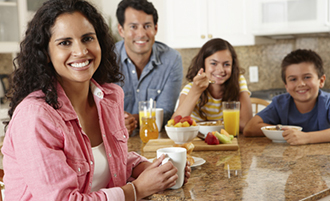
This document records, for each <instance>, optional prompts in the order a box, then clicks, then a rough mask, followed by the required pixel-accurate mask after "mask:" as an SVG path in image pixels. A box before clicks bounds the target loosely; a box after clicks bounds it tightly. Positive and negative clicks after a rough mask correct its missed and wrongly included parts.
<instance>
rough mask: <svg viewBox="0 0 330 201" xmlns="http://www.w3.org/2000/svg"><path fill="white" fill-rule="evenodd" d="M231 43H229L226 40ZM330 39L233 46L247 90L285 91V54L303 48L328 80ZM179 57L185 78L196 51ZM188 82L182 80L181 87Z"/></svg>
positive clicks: (3, 62)
mask: <svg viewBox="0 0 330 201" xmlns="http://www.w3.org/2000/svg"><path fill="white" fill-rule="evenodd" d="M229 42H230V41H229ZM329 47H330V36H318V37H298V38H295V39H286V40H277V41H276V43H272V44H265V45H255V46H240V47H235V50H236V53H237V55H238V58H239V62H240V65H241V67H242V68H243V69H245V74H244V76H245V78H246V80H247V82H248V87H249V89H250V91H257V90H264V89H274V88H284V84H283V82H282V80H281V75H280V74H281V69H280V64H281V61H282V59H283V58H284V56H285V55H287V54H288V53H289V52H291V51H292V50H295V49H298V48H303V49H312V50H314V51H316V52H317V53H318V54H319V55H320V56H321V57H322V59H323V62H324V68H325V72H326V77H327V78H328V79H330V68H329V67H330V48H329ZM178 51H179V52H180V53H181V55H182V63H183V68H184V75H185V74H186V73H187V70H188V67H189V64H190V62H191V60H192V58H193V57H194V56H195V55H196V54H197V53H198V51H199V48H194V49H178ZM249 66H258V69H259V82H257V83H250V81H249ZM12 69H13V67H12V55H11V54H0V74H4V73H5V74H8V73H10V72H11V71H12ZM186 83H187V81H186V79H185V78H184V81H183V84H182V85H183V86H184V85H185V84H186ZM325 88H330V80H328V81H326V82H325Z"/></svg>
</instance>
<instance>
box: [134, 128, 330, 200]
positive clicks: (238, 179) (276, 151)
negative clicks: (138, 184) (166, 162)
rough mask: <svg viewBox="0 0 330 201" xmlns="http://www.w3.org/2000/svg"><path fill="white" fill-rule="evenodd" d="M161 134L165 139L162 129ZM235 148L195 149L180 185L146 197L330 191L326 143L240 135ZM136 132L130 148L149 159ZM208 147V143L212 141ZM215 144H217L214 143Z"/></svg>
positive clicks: (305, 195)
mask: <svg viewBox="0 0 330 201" xmlns="http://www.w3.org/2000/svg"><path fill="white" fill-rule="evenodd" d="M160 138H167V136H166V133H165V132H164V131H163V132H161V135H160ZM237 140H238V145H239V148H238V150H236V151H214V150H213V151H198V150H194V151H193V152H192V153H191V155H192V156H193V157H194V158H195V159H197V164H194V165H193V167H192V173H191V178H190V179H189V182H188V183H187V184H185V185H184V186H183V187H182V188H179V189H177V190H166V191H164V192H160V193H158V194H154V195H152V196H149V197H147V198H145V199H147V200H276V201H278V200H286V201H288V200H301V199H303V200H318V199H320V198H322V197H325V196H327V195H329V194H330V189H329V186H330V160H329V159H330V146H329V143H323V144H312V145H302V146H290V145H289V144H287V143H273V142H272V141H271V140H269V139H268V138H266V137H259V138H246V137H244V136H243V135H240V136H239V137H238V139H237ZM144 146H145V144H143V143H142V142H141V140H140V139H139V136H134V137H131V138H130V139H129V141H128V148H129V151H136V152H138V153H140V154H142V155H144V156H146V157H147V158H154V157H156V152H155V151H154V152H150V151H149V152H144V149H143V148H144ZM210 146H211V145H210ZM214 146H216V145H214Z"/></svg>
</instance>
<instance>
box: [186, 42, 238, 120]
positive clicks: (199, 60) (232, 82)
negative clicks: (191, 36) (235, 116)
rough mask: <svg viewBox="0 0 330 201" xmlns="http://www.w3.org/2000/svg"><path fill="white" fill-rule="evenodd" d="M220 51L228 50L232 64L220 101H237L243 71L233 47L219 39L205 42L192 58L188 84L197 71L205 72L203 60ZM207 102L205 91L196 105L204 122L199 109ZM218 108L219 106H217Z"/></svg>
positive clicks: (202, 114) (203, 115) (204, 116)
mask: <svg viewBox="0 0 330 201" xmlns="http://www.w3.org/2000/svg"><path fill="white" fill-rule="evenodd" d="M222 50H229V52H230V54H231V57H232V59H233V62H232V73H231V76H230V78H229V79H228V80H227V81H226V82H225V83H224V84H223V85H224V89H225V91H224V93H223V97H222V101H237V100H238V98H239V91H240V87H239V75H240V74H243V73H244V69H241V68H240V67H239V62H238V59H237V55H236V52H235V49H234V48H233V46H232V45H231V44H230V43H229V42H227V41H226V40H223V39H221V38H214V39H212V40H209V41H208V42H206V43H205V44H204V45H203V47H202V48H201V49H200V51H199V52H198V54H197V55H196V56H195V57H194V58H193V60H192V61H191V64H190V66H189V69H188V73H187V75H186V78H187V80H188V81H189V82H192V81H193V78H194V77H195V76H196V75H197V73H198V71H199V70H200V69H201V68H203V69H204V72H205V59H206V58H207V57H209V56H211V55H213V54H214V53H216V52H218V51H222ZM207 102H208V98H207V90H205V91H204V92H203V93H202V94H201V96H200V97H199V103H198V108H199V109H198V113H199V115H200V117H201V118H202V119H204V120H207V117H206V114H205V113H204V112H203V111H202V110H201V108H202V107H203V106H204V105H205V104H206V103H207ZM219 107H220V106H219Z"/></svg>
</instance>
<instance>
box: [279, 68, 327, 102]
mask: <svg viewBox="0 0 330 201" xmlns="http://www.w3.org/2000/svg"><path fill="white" fill-rule="evenodd" d="M285 76H286V77H285V80H286V85H285V88H286V90H287V92H288V93H290V95H291V96H292V98H293V99H294V101H295V102H301V103H310V102H314V101H315V100H316V98H317V96H318V92H319V88H322V87H323V86H324V82H325V75H323V76H322V77H321V78H320V79H319V78H318V76H317V72H316V69H315V66H314V64H312V63H306V62H302V63H299V64H292V65H290V66H288V67H287V69H286V71H285Z"/></svg>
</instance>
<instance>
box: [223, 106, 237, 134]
mask: <svg viewBox="0 0 330 201" xmlns="http://www.w3.org/2000/svg"><path fill="white" fill-rule="evenodd" d="M222 111H223V113H222V114H223V121H224V126H225V130H226V131H227V132H228V133H229V134H231V135H234V136H238V134H239V113H240V112H239V111H240V102H239V101H230V102H226V101H223V102H222Z"/></svg>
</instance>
